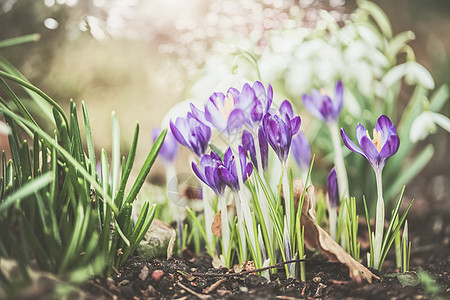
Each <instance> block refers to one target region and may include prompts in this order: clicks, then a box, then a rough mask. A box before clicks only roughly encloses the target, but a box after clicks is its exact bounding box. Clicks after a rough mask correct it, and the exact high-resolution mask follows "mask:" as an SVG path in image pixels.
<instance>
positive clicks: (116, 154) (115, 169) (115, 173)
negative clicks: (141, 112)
mask: <svg viewBox="0 0 450 300" xmlns="http://www.w3.org/2000/svg"><path fill="white" fill-rule="evenodd" d="M111 122H112V158H111V165H112V197H113V198H114V197H115V196H116V192H117V188H118V185H119V173H120V129H119V121H118V120H117V116H116V112H112V113H111ZM115 204H116V205H117V206H119V205H118V203H115Z"/></svg>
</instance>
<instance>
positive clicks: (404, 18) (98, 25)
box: [0, 0, 450, 204]
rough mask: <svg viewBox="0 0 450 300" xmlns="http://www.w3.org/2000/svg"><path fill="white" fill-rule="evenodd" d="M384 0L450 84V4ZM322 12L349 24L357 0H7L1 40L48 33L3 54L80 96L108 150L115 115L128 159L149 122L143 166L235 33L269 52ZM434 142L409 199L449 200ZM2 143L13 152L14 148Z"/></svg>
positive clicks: (48, 87) (50, 88) (441, 147)
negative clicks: (277, 33)
mask: <svg viewBox="0 0 450 300" xmlns="http://www.w3.org/2000/svg"><path fill="white" fill-rule="evenodd" d="M374 2H375V3H377V4H378V5H379V6H380V7H381V8H382V9H383V10H384V11H385V12H386V14H387V16H388V17H389V19H390V21H391V22H392V26H393V32H394V33H398V32H401V31H405V30H411V31H413V32H414V33H415V34H416V39H415V40H414V41H412V42H411V43H410V45H411V46H412V48H413V49H414V51H415V54H416V59H417V61H418V62H419V63H420V64H422V65H424V66H425V67H426V68H427V69H428V70H429V71H430V72H431V74H432V75H433V78H434V80H435V82H436V86H437V87H438V86H440V85H441V84H443V83H449V82H450V73H449V69H450V68H449V57H450V55H449V53H450V33H449V31H448V28H450V2H449V1H446V0H436V1H427V0H418V1H408V0H398V1H389V0H382V1H374ZM322 8H323V9H327V10H328V11H330V12H331V14H332V15H333V16H334V17H335V18H336V19H338V20H341V21H342V20H345V19H346V18H348V14H349V13H350V12H352V11H353V10H354V9H355V8H356V3H355V1H344V0H330V1H312V0H300V1H282V0H264V1H250V0H243V1H239V0H227V1H218V0H213V1H207V0H193V1H182V0H165V1H164V0H152V1H145V0H127V1H124V0H110V1H107V0H93V1H83V0H45V1H44V0H34V1H32V0H0V40H2V39H6V38H11V37H15V36H19V35H24V34H29V33H39V34H40V35H41V39H40V41H38V42H37V43H32V44H26V45H22V46H19V47H14V48H8V49H5V50H2V51H1V52H0V54H1V55H2V56H4V57H6V58H7V59H8V60H10V61H11V62H12V63H13V64H14V65H15V66H16V67H17V68H18V69H19V70H21V71H22V72H23V74H24V75H25V76H26V77H27V78H28V79H29V80H30V81H31V82H32V83H33V84H35V85H36V86H38V87H40V88H41V89H42V90H43V91H45V92H46V93H48V94H49V95H50V96H51V97H52V98H53V99H55V100H57V101H58V102H59V103H60V104H61V105H62V106H63V107H64V108H65V109H67V108H68V104H69V100H70V99H71V98H73V99H74V100H75V102H77V103H80V102H81V101H82V100H83V101H85V102H86V104H87V107H88V109H89V112H90V116H91V120H92V127H93V135H94V141H95V143H96V147H97V149H98V150H100V149H101V148H106V149H109V148H110V146H111V145H110V141H111V132H110V128H111V126H110V113H111V111H112V110H115V111H117V112H118V118H119V122H120V126H121V129H122V139H123V143H122V144H123V145H122V149H123V152H124V153H125V151H128V147H129V145H128V144H127V143H129V142H130V141H131V138H130V135H131V134H132V132H133V129H134V126H135V123H136V121H139V123H140V125H141V135H140V147H139V149H138V156H137V163H138V164H142V162H143V160H144V159H145V155H146V153H147V151H148V150H147V149H149V148H150V146H151V144H152V141H151V129H152V128H153V127H154V126H159V125H160V124H161V122H162V120H163V116H164V115H165V114H166V113H167V112H168V111H169V109H170V108H171V107H172V106H173V105H175V104H176V103H178V102H180V101H183V100H185V99H187V98H189V97H190V96H192V93H193V92H192V87H193V85H194V83H195V82H196V81H197V79H198V78H200V77H201V75H202V72H201V70H202V68H203V67H204V66H205V62H207V61H208V58H209V57H210V56H211V55H212V53H213V52H216V51H217V50H218V49H219V50H220V49H221V47H222V45H224V44H225V43H227V42H228V41H229V40H230V37H232V36H234V35H236V34H238V35H240V36H243V37H245V36H252V35H254V34H255V32H256V33H258V34H260V35H261V39H260V41H259V44H258V46H260V47H261V49H263V48H264V46H265V44H267V41H265V39H264V37H265V32H267V31H270V30H272V29H277V28H279V27H280V26H281V24H282V23H283V21H284V20H286V19H287V18H288V15H289V16H292V15H294V16H297V19H296V20H297V21H296V22H297V24H300V25H303V26H312V24H314V22H315V21H316V20H317V16H318V11H319V9H322ZM219 71H220V70H218V72H219ZM208 88H211V87H208ZM410 92H411V91H408V88H407V87H405V91H402V92H401V93H400V97H403V98H402V99H400V103H406V102H407V101H408V100H409V96H407V95H409V93H410ZM275 93H276V90H275ZM292 100H296V101H299V99H292ZM405 105H406V104H405ZM449 111H450V108H449V105H448V103H447V105H446V107H445V108H444V109H443V111H442V113H443V114H444V115H446V116H448V115H449ZM355 126H356V124H355ZM369 127H370V126H369ZM426 142H427V143H432V144H433V145H434V146H435V155H434V157H433V159H432V161H431V162H430V163H429V164H428V166H427V167H426V168H425V169H424V170H423V171H422V176H419V177H417V178H416V179H415V184H410V185H409V186H410V188H408V189H407V195H414V198H423V199H427V198H429V197H432V198H434V199H436V200H438V201H446V197H447V196H446V195H448V192H449V188H448V186H449V184H448V183H449V169H450V159H449V158H448V149H449V148H450V139H449V135H448V133H447V132H445V131H444V130H442V129H441V128H440V127H438V129H437V132H436V134H434V135H430V136H428V137H427V140H426ZM2 143H4V141H3V142H2ZM1 147H2V149H5V148H7V145H6V144H2V145H1ZM179 166H180V169H182V170H183V169H184V170H187V169H188V165H187V164H186V163H185V160H183V159H179ZM162 172H163V171H162V169H161V168H153V171H152V176H153V178H158V177H160V175H161V174H162ZM441 203H444V204H445V202H441Z"/></svg>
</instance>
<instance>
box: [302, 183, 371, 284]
mask: <svg viewBox="0 0 450 300" xmlns="http://www.w3.org/2000/svg"><path fill="white" fill-rule="evenodd" d="M294 195H295V194H294ZM300 195H301V194H300ZM295 196H298V194H297V195H295ZM313 203H314V187H313V186H312V185H310V186H309V187H308V188H307V189H306V196H305V200H304V204H303V209H302V218H301V224H302V226H304V228H305V244H306V246H307V247H309V248H316V249H318V250H320V251H321V252H322V253H323V254H324V255H325V256H326V257H327V258H328V259H329V260H330V261H332V262H340V263H343V264H344V265H346V266H347V267H348V268H349V271H350V277H351V278H353V279H355V280H357V281H358V280H360V279H361V278H362V279H365V280H367V281H368V282H369V283H372V278H376V279H379V277H378V276H376V275H375V274H373V273H372V272H370V271H369V269H367V268H366V267H364V266H363V265H362V264H361V263H359V262H357V261H356V260H355V259H353V257H351V255H350V254H348V253H347V251H345V250H344V249H343V248H342V247H341V246H340V245H339V244H338V243H336V242H335V241H334V239H333V238H332V237H331V236H330V235H329V234H328V233H327V232H326V231H325V230H323V229H322V228H321V227H320V226H319V225H318V224H317V220H316V212H315V210H314V206H313Z"/></svg>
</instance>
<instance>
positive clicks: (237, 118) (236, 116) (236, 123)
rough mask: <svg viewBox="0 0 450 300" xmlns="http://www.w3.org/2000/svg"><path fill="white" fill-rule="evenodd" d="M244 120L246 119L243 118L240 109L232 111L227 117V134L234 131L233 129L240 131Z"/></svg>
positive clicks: (243, 115)
mask: <svg viewBox="0 0 450 300" xmlns="http://www.w3.org/2000/svg"><path fill="white" fill-rule="evenodd" d="M246 120H247V118H246V117H245V114H244V112H243V111H242V110H241V109H239V108H235V109H233V111H232V112H231V113H230V116H229V117H228V122H227V130H228V132H231V131H234V130H235V129H241V128H242V126H244V124H245V123H246Z"/></svg>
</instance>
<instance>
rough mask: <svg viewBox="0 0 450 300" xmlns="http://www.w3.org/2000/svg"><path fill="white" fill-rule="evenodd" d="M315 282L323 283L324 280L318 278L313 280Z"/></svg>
mask: <svg viewBox="0 0 450 300" xmlns="http://www.w3.org/2000/svg"><path fill="white" fill-rule="evenodd" d="M313 281H314V282H321V281H322V278H320V277H318V276H316V277H314V278H313Z"/></svg>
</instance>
